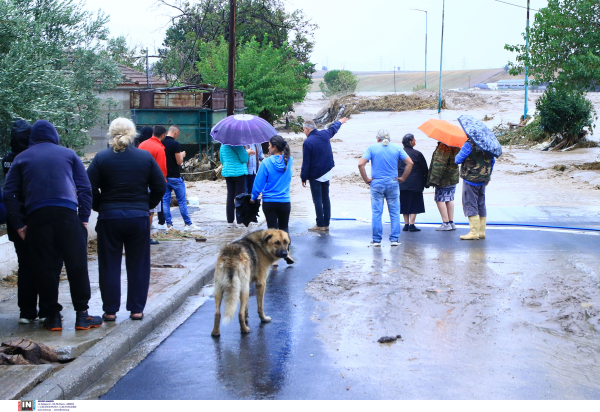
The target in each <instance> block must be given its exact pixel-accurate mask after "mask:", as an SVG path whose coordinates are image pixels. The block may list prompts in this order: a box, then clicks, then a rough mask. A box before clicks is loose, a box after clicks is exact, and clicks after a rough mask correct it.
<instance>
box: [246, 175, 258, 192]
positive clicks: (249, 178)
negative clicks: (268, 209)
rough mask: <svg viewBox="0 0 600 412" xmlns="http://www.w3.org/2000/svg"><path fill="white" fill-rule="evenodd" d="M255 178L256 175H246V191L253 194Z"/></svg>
mask: <svg viewBox="0 0 600 412" xmlns="http://www.w3.org/2000/svg"><path fill="white" fill-rule="evenodd" d="M254 179H256V175H246V193H249V194H252V187H253V186H254Z"/></svg>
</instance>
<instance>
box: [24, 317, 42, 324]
mask: <svg viewBox="0 0 600 412" xmlns="http://www.w3.org/2000/svg"><path fill="white" fill-rule="evenodd" d="M36 320H37V318H35V319H29V318H19V323H20V324H21V325H29V324H30V323H33V322H35V321H36ZM44 320H46V318H44Z"/></svg>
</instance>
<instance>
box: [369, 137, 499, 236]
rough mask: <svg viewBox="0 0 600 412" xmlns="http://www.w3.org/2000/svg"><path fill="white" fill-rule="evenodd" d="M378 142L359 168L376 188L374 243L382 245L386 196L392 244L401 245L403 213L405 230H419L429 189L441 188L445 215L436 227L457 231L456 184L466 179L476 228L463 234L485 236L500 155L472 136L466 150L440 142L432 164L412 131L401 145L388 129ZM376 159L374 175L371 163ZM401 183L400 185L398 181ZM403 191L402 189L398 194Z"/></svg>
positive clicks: (465, 195) (465, 196) (466, 199)
mask: <svg viewBox="0 0 600 412" xmlns="http://www.w3.org/2000/svg"><path fill="white" fill-rule="evenodd" d="M376 139H377V143H376V144H373V145H371V146H369V147H368V148H367V150H366V151H365V153H364V154H363V156H362V158H361V159H360V161H359V164H358V168H359V171H360V173H361V176H362V178H363V180H364V181H365V183H367V184H368V185H370V188H371V207H372V210H373V218H372V225H373V240H372V242H371V245H372V246H375V247H379V246H381V239H382V224H381V217H382V212H383V203H384V200H385V201H386V202H387V205H388V210H389V213H390V220H391V225H392V229H391V234H390V242H391V245H392V246H397V245H398V244H399V243H398V238H399V235H400V217H399V216H400V213H402V214H403V215H404V223H405V225H404V228H403V229H402V230H404V231H410V232H418V231H420V229H418V228H417V227H416V226H415V219H416V215H417V214H420V213H424V212H425V204H424V201H423V191H424V189H425V188H429V187H432V186H433V187H435V195H434V200H435V202H436V204H437V207H438V210H439V212H440V215H441V217H442V224H441V225H440V226H439V227H438V228H436V231H451V230H456V225H455V224H454V195H455V192H456V185H457V184H458V182H459V167H458V165H462V166H461V169H460V177H462V179H463V181H464V184H463V192H462V202H463V210H464V214H465V216H467V217H468V219H469V227H470V231H469V233H468V234H466V235H463V236H460V238H461V239H462V240H475V239H485V227H486V219H487V210H486V206H485V188H486V186H487V185H488V184H489V182H490V179H491V175H492V171H493V168H494V163H495V158H494V156H492V155H491V154H489V153H487V152H485V151H483V150H481V149H480V148H479V147H478V146H477V145H475V144H474V143H473V142H472V141H471V139H470V138H469V139H467V141H466V142H465V143H464V145H463V146H462V148H460V149H459V148H457V147H451V146H448V145H446V144H444V143H442V142H439V143H438V145H437V148H436V150H435V151H434V153H433V156H432V159H431V165H430V167H428V166H427V161H426V160H425V157H424V156H423V154H422V153H421V152H419V151H418V150H416V149H414V147H415V145H416V144H417V142H416V139H415V137H414V136H413V135H412V134H407V135H406V136H404V137H403V139H402V145H403V147H402V148H401V147H400V146H398V145H395V144H392V143H390V140H391V138H390V136H389V133H388V132H387V131H386V130H380V131H379V132H378V134H377V137H376ZM369 161H370V162H371V177H370V178H369V177H368V176H367V173H366V170H365V166H366V164H367V163H368V162H369ZM397 182H398V183H399V187H398V184H397ZM397 191H399V193H397Z"/></svg>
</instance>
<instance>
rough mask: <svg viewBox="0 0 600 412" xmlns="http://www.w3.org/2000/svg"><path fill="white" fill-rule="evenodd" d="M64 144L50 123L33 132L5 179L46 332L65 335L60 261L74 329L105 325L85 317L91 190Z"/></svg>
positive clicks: (78, 162) (35, 127) (12, 216)
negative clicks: (31, 265) (71, 307)
mask: <svg viewBox="0 0 600 412" xmlns="http://www.w3.org/2000/svg"><path fill="white" fill-rule="evenodd" d="M59 144H60V138H59V136H58V132H57V131H56V129H55V128H54V126H53V125H52V123H50V122H48V121H47V120H38V121H37V122H35V124H34V125H33V126H32V127H31V135H30V137H29V148H28V149H27V150H25V151H24V152H22V153H20V154H19V155H17V156H16V157H15V159H14V161H13V162H12V166H11V168H10V171H9V173H8V176H7V178H6V185H5V187H4V189H5V197H6V199H5V204H6V209H7V212H8V219H9V220H10V223H11V225H13V226H14V228H15V229H16V230H17V233H18V234H19V237H20V238H21V239H23V240H26V244H27V247H28V251H29V256H30V259H31V261H32V262H33V267H34V271H35V272H34V273H35V275H34V276H35V281H36V285H37V286H38V290H39V293H40V312H43V313H44V314H46V315H47V316H46V319H45V320H44V327H45V328H46V329H48V330H53V331H60V330H62V317H61V313H60V311H61V310H62V306H61V305H60V304H59V303H58V285H59V282H60V271H61V267H60V266H58V265H55V262H56V259H57V256H62V258H63V259H64V262H65V267H66V269H67V278H68V279H69V286H70V291H71V299H72V302H73V307H74V309H75V311H76V312H77V313H76V319H75V329H78V330H81V329H90V328H95V327H99V326H100V325H102V319H101V318H100V317H99V316H90V315H89V314H88V312H87V310H88V302H89V300H90V296H91V291H90V280H89V277H88V270H87V269H88V268H87V222H88V220H89V217H90V211H91V207H92V187H91V185H90V181H89V179H88V176H87V173H86V171H85V167H84V166H83V163H82V162H81V159H79V157H78V156H77V154H76V153H75V152H74V151H73V150H71V149H67V148H65V147H62V146H60V145H59Z"/></svg>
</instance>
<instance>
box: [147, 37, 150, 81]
mask: <svg viewBox="0 0 600 412" xmlns="http://www.w3.org/2000/svg"><path fill="white" fill-rule="evenodd" d="M146 89H150V64H149V63H148V48H147V47H146Z"/></svg>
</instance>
